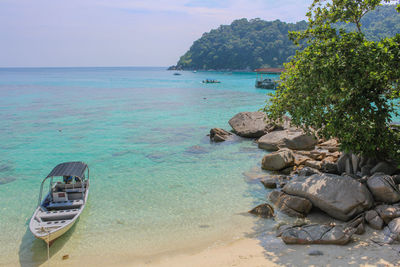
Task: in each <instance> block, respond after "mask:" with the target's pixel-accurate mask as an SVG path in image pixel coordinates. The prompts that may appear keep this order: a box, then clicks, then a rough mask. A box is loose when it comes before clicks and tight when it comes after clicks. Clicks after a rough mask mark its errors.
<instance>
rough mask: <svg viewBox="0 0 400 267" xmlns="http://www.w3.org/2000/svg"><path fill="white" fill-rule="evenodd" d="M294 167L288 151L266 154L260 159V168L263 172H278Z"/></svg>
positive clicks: (290, 153)
mask: <svg viewBox="0 0 400 267" xmlns="http://www.w3.org/2000/svg"><path fill="white" fill-rule="evenodd" d="M293 165H294V157H293V154H292V152H291V151H290V150H279V151H277V152H272V153H270V154H267V155H265V156H264V158H263V159H262V163H261V167H262V168H263V169H264V170H269V171H279V170H283V169H285V168H287V167H290V166H293Z"/></svg>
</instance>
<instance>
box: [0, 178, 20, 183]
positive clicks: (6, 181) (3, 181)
mask: <svg viewBox="0 0 400 267" xmlns="http://www.w3.org/2000/svg"><path fill="white" fill-rule="evenodd" d="M15 180H17V179H16V178H14V177H0V185H2V184H8V183H11V182H14V181H15Z"/></svg>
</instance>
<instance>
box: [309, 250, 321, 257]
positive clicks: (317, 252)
mask: <svg viewBox="0 0 400 267" xmlns="http://www.w3.org/2000/svg"><path fill="white" fill-rule="evenodd" d="M308 255H310V256H322V255H324V253H323V252H322V251H321V250H310V251H309V252H308Z"/></svg>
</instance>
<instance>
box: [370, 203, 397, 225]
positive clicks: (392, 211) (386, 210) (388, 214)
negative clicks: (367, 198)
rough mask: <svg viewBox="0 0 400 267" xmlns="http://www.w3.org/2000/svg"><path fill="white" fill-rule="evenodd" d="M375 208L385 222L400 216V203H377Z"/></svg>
mask: <svg viewBox="0 0 400 267" xmlns="http://www.w3.org/2000/svg"><path fill="white" fill-rule="evenodd" d="M375 210H376V212H377V213H378V214H379V216H380V217H381V218H382V220H383V221H384V222H385V223H389V222H390V221H391V220H393V219H394V218H398V217H400V205H379V206H377V207H376V208H375Z"/></svg>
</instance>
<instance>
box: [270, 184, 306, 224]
mask: <svg viewBox="0 0 400 267" xmlns="http://www.w3.org/2000/svg"><path fill="white" fill-rule="evenodd" d="M268 198H269V200H270V201H271V202H272V203H273V204H274V205H275V206H276V207H277V208H278V209H279V210H280V211H281V212H283V213H285V214H287V215H289V216H292V217H300V218H304V217H305V216H306V215H307V214H308V213H309V212H310V210H311V208H312V204H311V202H310V201H309V200H308V199H305V198H303V197H298V196H291V195H288V194H286V193H284V192H282V191H276V190H275V191H272V192H271V193H270V194H269V196H268Z"/></svg>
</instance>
